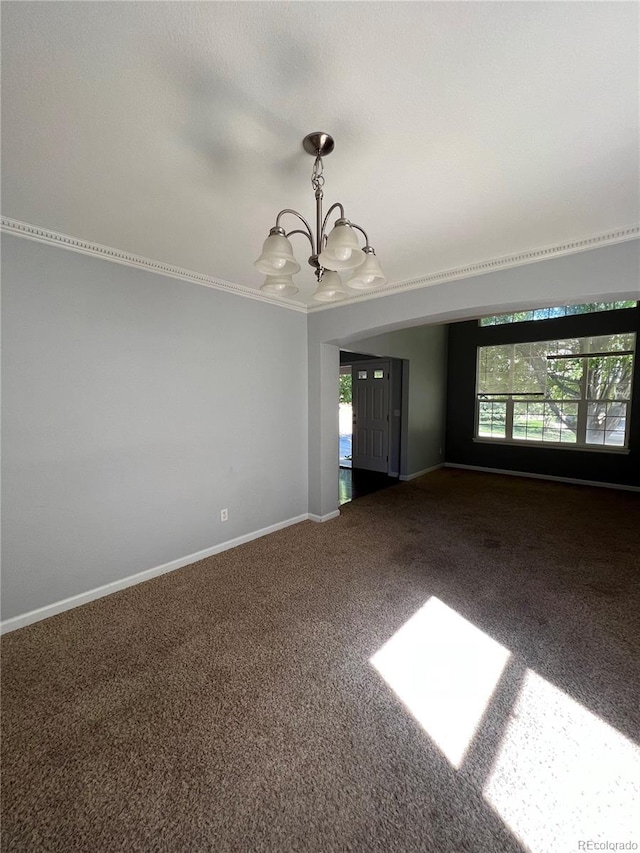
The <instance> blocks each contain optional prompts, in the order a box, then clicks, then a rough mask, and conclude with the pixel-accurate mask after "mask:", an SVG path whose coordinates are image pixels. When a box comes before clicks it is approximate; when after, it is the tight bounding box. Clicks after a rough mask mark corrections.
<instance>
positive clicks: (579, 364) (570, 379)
mask: <svg viewBox="0 0 640 853" xmlns="http://www.w3.org/2000/svg"><path fill="white" fill-rule="evenodd" d="M546 369H547V396H548V397H551V398H552V399H554V400H579V399H580V397H581V396H582V388H581V382H582V371H583V369H584V359H582V358H559V359H549V360H548V361H547V367H546Z"/></svg>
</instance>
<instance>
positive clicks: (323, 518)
mask: <svg viewBox="0 0 640 853" xmlns="http://www.w3.org/2000/svg"><path fill="white" fill-rule="evenodd" d="M339 515H340V510H339V509H334V510H333V512H328V513H327V514H326V515H314V513H312V512H310V513H309V515H308V516H307V518H308V519H309V521H319V522H323V521H331V519H332V518H337V517H338V516H339Z"/></svg>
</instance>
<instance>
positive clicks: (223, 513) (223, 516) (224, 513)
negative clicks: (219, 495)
mask: <svg viewBox="0 0 640 853" xmlns="http://www.w3.org/2000/svg"><path fill="white" fill-rule="evenodd" d="M220 521H229V510H228V509H221V510H220Z"/></svg>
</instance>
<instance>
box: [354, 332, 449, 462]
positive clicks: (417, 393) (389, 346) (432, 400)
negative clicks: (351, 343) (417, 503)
mask: <svg viewBox="0 0 640 853" xmlns="http://www.w3.org/2000/svg"><path fill="white" fill-rule="evenodd" d="M355 346H356V347H357V348H358V350H359V351H361V352H362V351H363V350H364V351H365V352H370V353H372V354H373V355H380V356H383V355H386V356H392V357H394V358H402V359H406V360H408V362H409V365H408V367H409V369H408V380H409V381H408V389H404V391H405V394H406V402H407V413H406V423H405V424H403V438H404V442H405V450H406V457H405V459H406V462H405V464H404V465H403V466H402V469H401V470H400V473H401V474H403V475H407V474H409V475H410V474H414V473H416V472H417V471H424V470H425V469H426V468H432V467H433V466H434V465H439V464H440V463H441V462H442V461H443V460H444V455H443V451H444V439H445V425H446V403H447V327H446V326H422V327H418V328H411V329H403V330H400V331H397V332H388V333H387V334H385V335H378V336H376V337H373V338H365V339H363V340H359V341H357V342H356V344H355Z"/></svg>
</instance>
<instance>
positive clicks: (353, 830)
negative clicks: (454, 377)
mask: <svg viewBox="0 0 640 853" xmlns="http://www.w3.org/2000/svg"><path fill="white" fill-rule="evenodd" d="M639 605H640V496H639V495H638V494H633V493H630V492H622V491H620V492H618V491H613V490H608V489H591V488H587V487H580V486H571V485H564V484H555V483H547V482H543V481H537V480H524V479H519V478H516V477H500V476H494V475H488V474H481V473H473V472H468V471H458V470H453V469H445V470H442V471H438V472H435V473H432V474H429V475H427V476H426V477H423V478H421V479H419V480H415V481H413V482H410V483H403V484H400V485H398V486H397V487H395V488H393V489H388V490H386V491H384V492H379V493H376V494H373V495H370V496H367V497H365V498H362V499H360V500H358V501H354V502H353V503H351V504H348V505H347V506H345V507H343V508H342V514H341V516H340V518H338V519H335V520H334V521H331V522H328V523H326V524H314V523H312V522H304V523H303V524H300V525H297V526H295V527H290V528H287V529H286V530H283V531H280V532H278V533H274V534H272V535H270V536H268V537H265V538H263V539H260V540H257V541H255V542H251V543H249V544H247V545H243V546H241V547H239V548H236V549H234V550H232V551H227V552H225V553H223V554H220V555H217V556H215V557H211V558H210V559H208V560H204V561H202V562H200V563H197V564H195V565H193V566H189V567H187V568H184V569H181V570H178V571H176V572H173V573H172V574H168V575H164V576H163V577H160V578H157V579H155V580H152V581H149V582H147V583H144V584H141V585H138V586H135V587H131V588H129V589H127V590H124V591H122V592H119V593H116V594H114V595H111V596H109V597H107V598H103V599H101V600H99V601H95V602H93V603H91V604H88V605H86V606H84V607H81V608H78V609H75V610H72V611H68V612H67V613H64V614H61V615H59V616H56V617H53V618H51V619H49V620H47V621H45V622H41V623H38V624H35V625H32V626H30V627H28V628H24V629H22V630H20V631H16V632H14V633H12V634H8V635H6V636H5V637H4V638H3V639H2V662H3V693H2V704H3V714H2V735H3V737H2V768H3V773H2V793H3V802H2V806H3V813H2V839H3V846H2V850H3V851H6V853H9V851H30V853H31V851H34V853H35V851H61V853H74V851H91V853H102V851H105V853H106V851H109V853H110V851H212V853H225V852H226V851H239V853H249V851H283V853H285V851H314V853H333V851H358V853H359V851H380V853H396V851H397V853H410V852H411V851H433V853H449V851H451V853H462V851H469V853H495V851H518V850H525V849H527V850H531V851H533V853H547V851H553V853H564V851H565V850H566V851H567V853H568V851H570V850H579V849H581V848H580V847H579V841H580V840H585V839H589V838H593V836H592V835H589V833H591V832H596V831H597V832H599V833H600V836H599V838H600V840H603V839H604V838H608V839H609V840H610V841H617V842H623V841H630V840H631V841H635V842H640V827H638V826H637V823H635V824H634V821H636V820H637V818H636V816H635V810H634V805H633V796H634V792H635V796H638V795H639V794H640V790H639V789H638V787H637V786H638V784H639V780H638V775H639V774H638V768H639V767H640V759H639V756H640V751H638V749H637V746H636V745H637V744H638V742H639V741H640V702H639V701H638V696H639V695H640V689H639V688H640V666H639V658H640V656H639V654H638V652H639V646H640V606H639ZM416 614H418V616H416ZM420 614H422V615H420ZM412 617H413V619H412ZM436 617H437V619H436V621H435V622H434V621H433V620H434V619H435V618H436ZM429 619H431V620H432V621H431V623H429ZM436 623H437V624H436ZM407 624H408V625H409V626H413V628H412V629H411V630H409V629H408V628H407V627H406V626H407ZM403 626H405V629H403V630H400V629H402V627H403ZM434 626H435V627H434ZM420 631H423V638H422V640H420ZM398 632H399V633H398ZM412 632H413V633H412ZM434 632H435V633H434ZM456 632H459V636H460V639H459V640H458V639H457V638H456V637H457V634H456ZM434 638H435V639H434ZM439 638H441V639H439ZM388 641H390V642H389V643H388ZM412 642H413V643H418V646H417V651H416V652H415V654H414V652H412V649H411V643H412ZM420 642H422V643H423V645H422V646H420ZM387 643H388V645H387V646H385V644H387ZM498 644H499V645H498ZM383 647H384V648H386V649H387V652H388V654H387V657H386V659H385V660H386V663H385V664H384V666H383V665H382V664H380V663H379V660H380V655H379V656H378V658H376V657H374V656H376V654H377V653H378V652H380V650H381V648H383ZM394 649H395V650H396V651H398V650H399V654H398V663H397V665H398V667H400V668H402V666H405V669H406V668H407V667H408V670H407V671H405V673H404V675H405V676H406V677H407V678H408V679H409V683H410V688H411V689H413V691H414V694H416V695H417V697H418V700H420V698H421V699H422V701H423V704H425V706H426V713H427V718H426V722H425V719H422V724H421V723H420V722H419V721H418V719H417V717H418V718H420V714H419V713H418V712H417V711H416V710H415V709H413V712H412V711H411V710H410V708H409V707H408V706H409V705H411V702H412V701H413V699H415V698H416V695H414V696H413V699H412V698H411V695H409V694H407V695H404V696H399V695H398V693H397V692H396V691H394V689H392V687H391V686H390V684H394V686H396V687H397V685H396V682H395V681H394V679H395V678H396V676H395V675H394V673H393V672H391V673H390V672H389V666H390V663H389V661H391V662H393V654H392V653H393V652H394ZM465 650H466V651H465ZM453 651H455V653H456V655H457V657H456V656H455V655H453ZM496 654H497V656H498V657H497V658H496V657H495V656H496ZM412 655H413V657H412ZM500 655H502V657H500ZM505 655H506V656H507V659H506V662H505ZM439 656H442V660H441V661H440V664H441V666H440V670H439V672H440V676H439V678H440V682H439V683H438V685H436V687H433V685H432V684H431V685H430V684H429V683H427V680H428V677H429V673H431V677H432V678H433V672H434V666H435V665H436V664H437V663H438V661H435V658H437V657H439ZM372 657H374V661H377V662H378V663H377V664H376V665H373V664H372V663H371V662H370V659H371V658H372ZM498 659H499V660H500V661H502V663H500V665H499V666H498V669H497V670H496V669H495V665H493V664H491V660H494V663H495V660H498ZM485 660H486V661H487V662H488V663H487V666H488V667H489V669H491V667H490V664H491V665H493V666H494V668H493V670H492V672H493V674H492V675H491V673H489V674H488V675H486V677H487V678H489V682H488V686H487V685H486V684H485V685H484V687H483V678H485V674H486V673H484V670H483V667H484V661H485ZM469 661H471V664H469ZM465 666H466V667H467V669H466V670H465ZM385 667H386V668H385ZM500 667H502V669H500ZM436 668H437V667H436ZM381 672H383V673H384V675H385V677H383V675H381ZM487 672H489V670H487ZM443 673H444V675H443ZM447 673H449V674H450V677H451V685H452V689H453V688H455V687H456V684H457V686H458V687H460V683H459V682H460V681H461V679H462V680H465V685H463V687H464V689H467V687H468V684H467V683H466V682H469V683H471V682H473V683H474V684H476V681H477V682H478V684H477V685H476V686H477V687H478V689H479V690H480V693H482V690H483V689H484V690H485V693H486V695H485V697H484V700H483V702H482V703H481V712H482V713H481V714H480V716H478V714H477V713H476V712H475V711H474V710H473V707H472V705H473V703H467V702H466V701H465V702H463V703H462V704H463V705H464V707H462V708H461V714H462V717H460V719H459V718H458V716H457V712H455V713H451V708H452V707H453V706H452V705H451V696H450V695H448V694H447V689H448V688H447V687H446V685H445V686H443V684H444V682H446V679H447V677H448V675H447ZM465 673H466V675H465ZM496 673H497V674H496ZM463 675H464V678H462V676H463ZM385 678H386V680H385ZM398 678H399V681H398V682H397V683H398V684H400V683H401V681H402V678H400V676H398ZM443 678H444V682H443V681H442V679H443ZM496 678H497V682H496V683H495V685H494V683H493V682H494V681H496ZM421 679H424V680H425V683H424V684H422V683H421ZM491 679H493V681H492V680H491ZM388 682H389V683H388ZM494 686H495V689H493V687H494ZM487 690H488V693H487ZM491 690H493V693H491ZM400 692H401V691H400ZM410 693H411V690H410ZM407 697H408V698H407ZM485 700H486V701H485ZM439 702H443V703H444V704H443V705H442V707H443V708H444V713H441V714H440V716H438V715H437V713H436V714H435V716H433V713H435V712H436V711H437V710H438V709H437V706H438V703H439ZM447 703H449V704H447ZM447 709H449V710H447ZM423 710H424V709H423ZM431 712H433V713H432V715H431V717H430V716H429V714H430V713H431ZM467 712H468V713H470V714H471V721H472V722H473V720H474V719H475V720H476V723H477V725H476V728H475V730H471V731H469V730H468V729H469V726H468V720H467V723H465V725H466V729H465V731H463V732H462V734H465V732H466V735H465V737H467V740H469V742H468V743H463V744H462V745H463V747H464V754H463V756H462V757H460V756H459V755H458V757H457V758H456V757H455V756H454V757H452V755H453V753H452V750H451V749H449V748H448V747H447V742H446V737H448V736H449V735H450V736H451V737H452V738H453V739H454V740H455V739H456V738H458V746H460V737H461V734H460V731H456V726H458V728H460V729H461V731H462V729H464V725H463V723H464V720H463V719H462V718H463V717H464V715H465V714H467V716H468V713H467ZM472 712H473V713H472ZM474 714H475V715H476V716H475V717H474ZM476 718H477V719H476ZM447 723H450V725H451V728H452V731H451V732H450V733H449V735H447V734H446V732H445V734H444V735H443V731H444V729H443V727H445V728H446V725H447ZM430 727H431V728H430ZM461 727H462V728H461ZM472 729H473V727H472ZM463 740H464V738H463ZM439 744H440V745H439ZM454 751H455V750H454ZM569 795H571V796H569ZM590 798H595V799H596V800H597V802H592V801H591V799H590ZM635 805H636V806H637V800H636V802H635ZM594 821H595V823H594ZM609 831H610V835H607V833H609ZM636 831H638V833H639V834H638V835H637V836H635V837H632V836H633V833H635V832H636ZM596 840H597V839H596ZM582 849H585V848H582Z"/></svg>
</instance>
